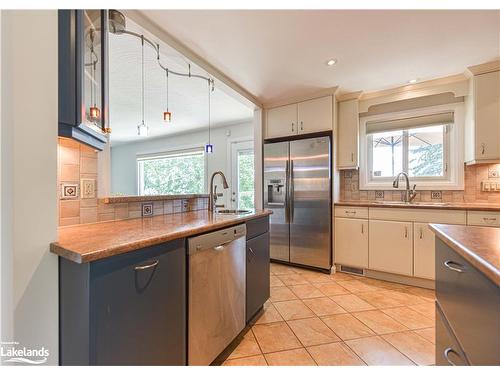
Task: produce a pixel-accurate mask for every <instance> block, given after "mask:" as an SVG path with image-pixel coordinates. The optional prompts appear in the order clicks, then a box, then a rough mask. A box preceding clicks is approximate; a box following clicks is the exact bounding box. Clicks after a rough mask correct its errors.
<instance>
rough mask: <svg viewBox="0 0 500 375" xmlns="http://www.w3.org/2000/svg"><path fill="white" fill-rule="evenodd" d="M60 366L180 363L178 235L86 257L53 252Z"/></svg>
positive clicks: (182, 298) (182, 288) (182, 294)
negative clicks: (56, 264) (112, 253)
mask: <svg viewBox="0 0 500 375" xmlns="http://www.w3.org/2000/svg"><path fill="white" fill-rule="evenodd" d="M59 277H60V280H59V306H60V307H59V313H60V317H59V318H60V319H59V321H60V323H59V324H60V327H59V328H60V345H59V347H60V353H59V355H60V364H61V365H181V366H182V365H185V364H186V315H187V314H186V248H185V239H180V240H175V241H171V242H168V243H164V244H160V245H155V246H151V247H147V248H143V249H140V250H136V251H132V252H129V253H125V254H121V255H115V256H111V257H109V258H105V259H102V260H97V261H93V262H89V263H83V264H79V263H75V262H72V261H70V260H67V259H65V258H62V257H60V258H59Z"/></svg>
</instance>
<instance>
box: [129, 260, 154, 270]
mask: <svg viewBox="0 0 500 375" xmlns="http://www.w3.org/2000/svg"><path fill="white" fill-rule="evenodd" d="M158 263H160V261H159V260H155V261H154V262H153V263H151V264H146V265H145V266H136V267H134V270H135V271H143V270H147V269H149V268H154V267H156V266H157V265H158Z"/></svg>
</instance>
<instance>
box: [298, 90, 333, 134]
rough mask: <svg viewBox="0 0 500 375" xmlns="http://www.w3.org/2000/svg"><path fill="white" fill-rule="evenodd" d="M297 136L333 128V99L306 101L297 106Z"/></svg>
mask: <svg viewBox="0 0 500 375" xmlns="http://www.w3.org/2000/svg"><path fill="white" fill-rule="evenodd" d="M297 106H298V111H297V115H298V124H299V129H298V131H299V134H305V133H316V132H322V131H327V130H332V128H333V98H332V97H331V96H325V97H324V98H319V99H313V100H308V101H305V102H301V103H299V104H297Z"/></svg>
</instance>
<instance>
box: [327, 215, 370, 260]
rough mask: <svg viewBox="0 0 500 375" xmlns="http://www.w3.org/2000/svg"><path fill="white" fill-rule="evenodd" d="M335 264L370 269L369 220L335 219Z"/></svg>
mask: <svg viewBox="0 0 500 375" xmlns="http://www.w3.org/2000/svg"><path fill="white" fill-rule="evenodd" d="M335 263H338V264H342V265H345V266H351V267H359V268H368V220H363V219H347V218H343V217H337V218H335Z"/></svg>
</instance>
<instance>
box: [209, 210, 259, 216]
mask: <svg viewBox="0 0 500 375" xmlns="http://www.w3.org/2000/svg"><path fill="white" fill-rule="evenodd" d="M251 212H252V211H249V210H227V209H225V210H218V211H217V213H218V214H221V215H244V214H249V213H251Z"/></svg>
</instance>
